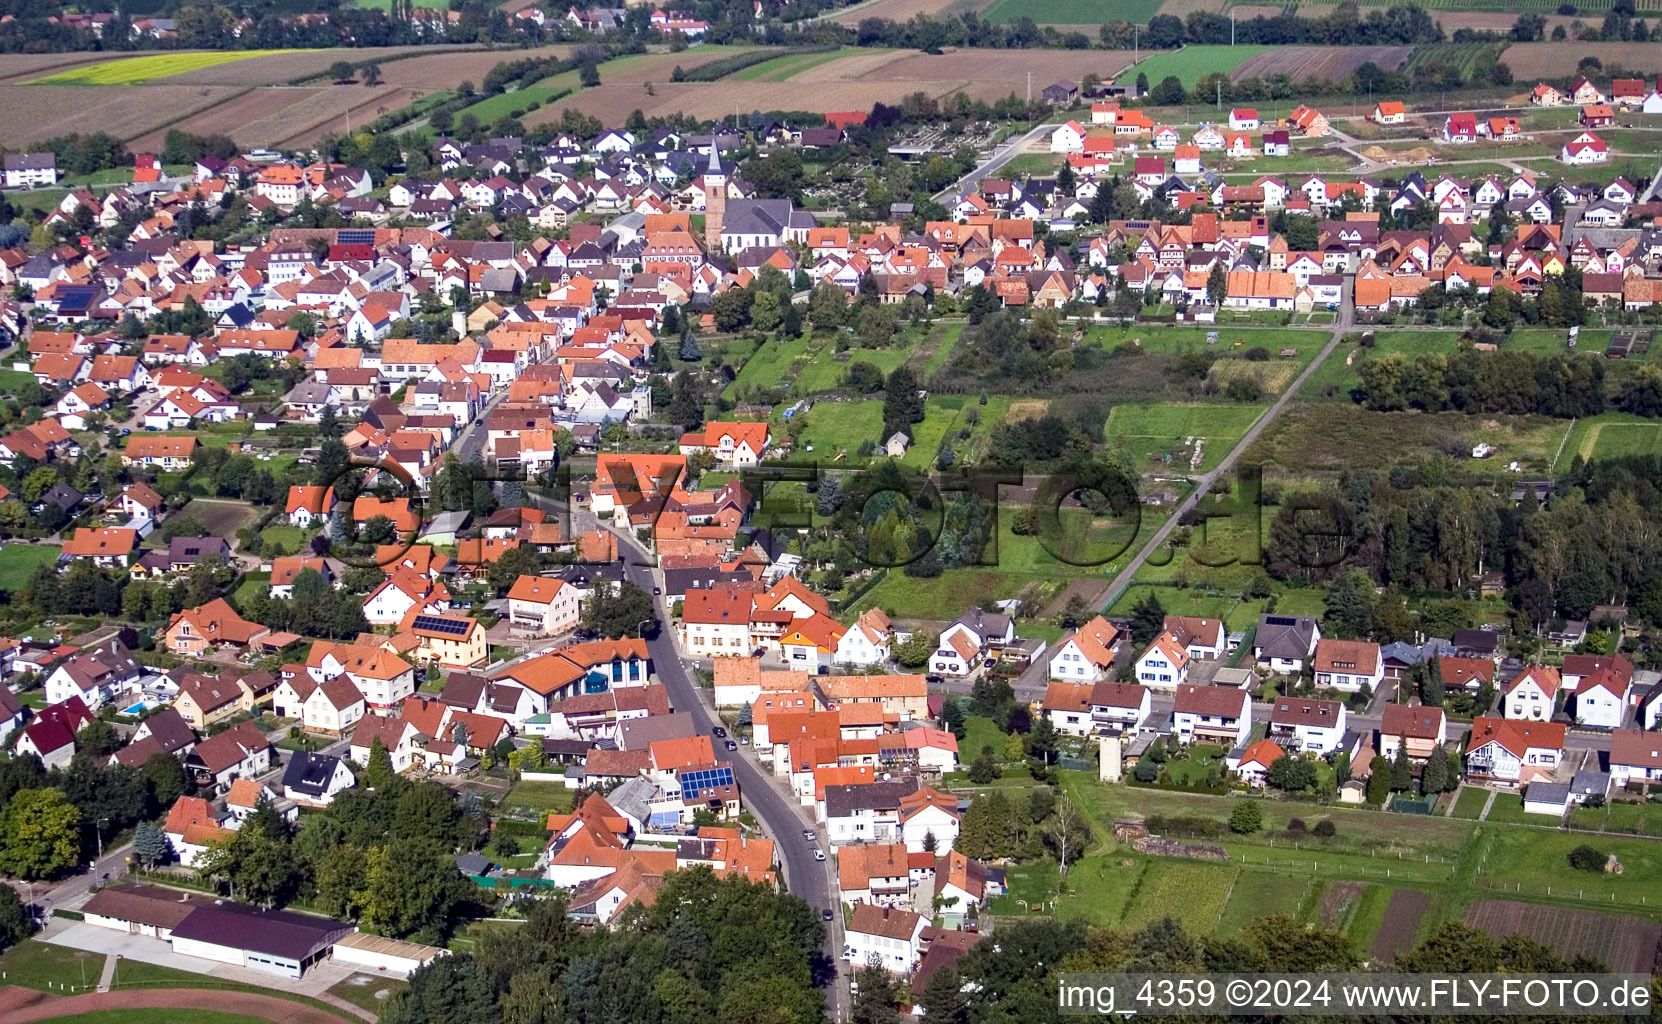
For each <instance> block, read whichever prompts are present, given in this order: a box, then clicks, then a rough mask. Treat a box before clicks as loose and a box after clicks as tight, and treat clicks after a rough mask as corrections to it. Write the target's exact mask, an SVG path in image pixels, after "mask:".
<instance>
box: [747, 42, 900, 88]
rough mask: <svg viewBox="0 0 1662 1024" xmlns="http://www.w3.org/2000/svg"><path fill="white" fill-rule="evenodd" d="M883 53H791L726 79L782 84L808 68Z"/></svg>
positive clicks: (879, 50)
mask: <svg viewBox="0 0 1662 1024" xmlns="http://www.w3.org/2000/svg"><path fill="white" fill-rule="evenodd" d="M884 52H887V51H885V50H883V49H882V48H874V49H860V48H858V47H852V46H845V47H843V48H842V49H840V50H832V51H830V52H828V53H793V54H790V55H788V56H784V57H775V58H774V59H772V60H765V61H763V62H762V63H760V64H752V65H751V66H750V67H747V68H741V69H739V70H738V71H735V72H733V74H731V75H729V76H728V77H729V78H732V79H735V80H737V81H741V82H783V81H786V80H788V79H790V78H791V77H793V76H795V75H800V74H801V73H802V72H804V71H807V70H808V69H810V68H817V67H819V66H820V65H821V64H829V63H831V62H832V61H834V60H839V59H841V58H843V57H849V56H853V55H854V54H862V53H884Z"/></svg>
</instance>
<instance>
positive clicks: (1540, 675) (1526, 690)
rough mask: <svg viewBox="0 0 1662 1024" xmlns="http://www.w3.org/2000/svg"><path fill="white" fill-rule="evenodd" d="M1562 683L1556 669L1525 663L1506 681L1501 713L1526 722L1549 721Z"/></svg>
mask: <svg viewBox="0 0 1662 1024" xmlns="http://www.w3.org/2000/svg"><path fill="white" fill-rule="evenodd" d="M1562 685H1563V681H1562V679H1561V678H1560V676H1559V674H1558V670H1557V669H1556V668H1551V667H1549V666H1543V665H1529V666H1526V667H1525V668H1524V670H1523V671H1522V672H1519V673H1518V674H1517V675H1516V676H1514V677H1513V679H1512V681H1511V682H1510V683H1507V684H1506V694H1505V695H1504V696H1503V697H1502V698H1501V713H1502V715H1503V716H1504V717H1506V718H1513V719H1519V720H1521V721H1526V722H1546V721H1550V720H1551V719H1552V712H1553V706H1554V704H1555V702H1556V701H1557V699H1558V691H1559V689H1560V688H1561V687H1562Z"/></svg>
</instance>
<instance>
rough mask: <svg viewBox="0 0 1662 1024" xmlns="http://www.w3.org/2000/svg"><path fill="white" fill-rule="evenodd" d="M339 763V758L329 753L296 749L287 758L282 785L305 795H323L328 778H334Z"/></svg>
mask: <svg viewBox="0 0 1662 1024" xmlns="http://www.w3.org/2000/svg"><path fill="white" fill-rule="evenodd" d="M339 764H340V758H338V757H333V756H331V755H329V754H312V753H308V752H306V751H304V750H300V751H296V752H295V754H294V756H293V757H291V758H289V766H288V767H287V768H285V769H284V770H283V787H284V788H285V789H292V790H294V791H295V792H296V793H304V794H306V795H307V796H323V795H325V794H326V793H327V792H328V790H329V780H330V779H332V778H334V775H335V768H336V766H337V765H339Z"/></svg>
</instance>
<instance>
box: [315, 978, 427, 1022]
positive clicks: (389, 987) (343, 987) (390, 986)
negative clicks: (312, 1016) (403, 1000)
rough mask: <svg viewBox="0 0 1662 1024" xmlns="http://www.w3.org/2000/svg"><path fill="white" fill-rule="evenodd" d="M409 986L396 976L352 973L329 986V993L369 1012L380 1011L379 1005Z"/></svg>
mask: <svg viewBox="0 0 1662 1024" xmlns="http://www.w3.org/2000/svg"><path fill="white" fill-rule="evenodd" d="M408 987H409V983H408V982H404V981H399V980H398V979H397V978H384V977H380V976H378V975H374V974H353V975H350V976H349V977H347V978H345V979H343V980H341V981H338V982H336V983H335V984H333V985H331V986H330V987H329V994H330V995H332V996H339V997H340V998H342V999H344V1000H346V1001H347V1002H349V1003H351V1004H352V1005H354V1006H359V1007H362V1008H363V1009H365V1010H368V1011H370V1012H371V1013H380V1012H381V1007H382V1006H383V1005H385V1003H386V1001H387V1000H388V999H391V998H392V997H393V995H394V994H395V993H398V992H400V991H402V990H404V989H405V988H408Z"/></svg>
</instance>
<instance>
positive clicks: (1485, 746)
mask: <svg viewBox="0 0 1662 1024" xmlns="http://www.w3.org/2000/svg"><path fill="white" fill-rule="evenodd" d="M1563 758H1564V726H1562V725H1560V724H1558V723H1556V722H1520V721H1516V720H1513V719H1507V718H1488V717H1484V718H1476V719H1473V720H1472V732H1471V737H1470V738H1469V739H1468V740H1467V741H1466V774H1467V775H1468V776H1470V777H1472V778H1477V779H1491V780H1494V781H1498V782H1509V783H1515V784H1521V783H1529V782H1533V781H1536V780H1541V781H1549V782H1550V781H1551V779H1552V773H1553V771H1554V770H1555V769H1557V767H1558V763H1559V762H1560V761H1562V760H1563Z"/></svg>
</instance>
